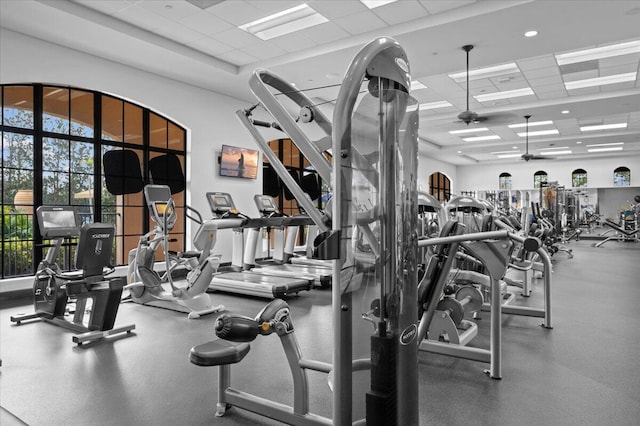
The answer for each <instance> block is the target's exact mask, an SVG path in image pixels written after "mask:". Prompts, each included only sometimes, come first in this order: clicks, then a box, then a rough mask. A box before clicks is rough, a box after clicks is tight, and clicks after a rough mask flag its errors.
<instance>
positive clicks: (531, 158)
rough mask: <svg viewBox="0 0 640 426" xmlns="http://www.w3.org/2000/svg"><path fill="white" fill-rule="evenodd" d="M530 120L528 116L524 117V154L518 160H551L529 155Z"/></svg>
mask: <svg viewBox="0 0 640 426" xmlns="http://www.w3.org/2000/svg"><path fill="white" fill-rule="evenodd" d="M530 118H531V116H530V115H525V116H524V119H525V120H526V126H525V145H524V146H525V148H524V154H522V155H521V156H520V158H522V159H523V160H524V161H529V160H553V159H554V158H553V157H547V156H546V155H534V154H529V119H530Z"/></svg>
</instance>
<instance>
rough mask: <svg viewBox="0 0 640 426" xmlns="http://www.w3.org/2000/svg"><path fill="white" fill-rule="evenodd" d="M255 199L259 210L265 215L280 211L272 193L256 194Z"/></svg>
mask: <svg viewBox="0 0 640 426" xmlns="http://www.w3.org/2000/svg"><path fill="white" fill-rule="evenodd" d="M253 201H254V202H255V203H256V207H257V208H258V211H259V212H260V214H262V215H263V216H270V215H272V214H274V213H275V214H277V213H278V207H277V206H276V202H275V200H274V199H273V197H271V196H270V195H262V194H256V195H255V196H254V197H253Z"/></svg>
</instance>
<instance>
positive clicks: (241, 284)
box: [207, 192, 313, 299]
mask: <svg viewBox="0 0 640 426" xmlns="http://www.w3.org/2000/svg"><path fill="white" fill-rule="evenodd" d="M207 201H208V202H209V206H210V207H211V212H212V213H213V215H214V217H213V219H211V220H212V221H213V222H220V226H219V227H218V229H232V230H233V232H234V234H233V255H232V264H231V267H230V268H226V269H227V270H230V272H227V271H224V269H223V271H222V272H219V273H217V274H215V275H214V276H213V278H212V280H211V283H210V284H209V291H224V292H229V293H238V294H244V295H248V296H256V297H264V298H268V299H274V298H282V297H286V296H290V295H292V294H298V293H299V292H300V291H303V290H311V289H312V288H313V279H312V278H309V277H306V278H302V277H296V278H291V277H283V276H272V275H265V274H260V273H258V272H252V271H244V270H243V267H242V253H241V250H242V247H243V246H244V236H243V230H244V229H245V228H249V229H252V228H251V227H253V226H255V224H253V225H252V224H251V221H252V219H249V218H247V217H246V216H245V215H243V214H241V213H239V212H238V210H237V209H236V206H235V204H234V203H233V199H232V198H231V195H230V194H228V193H226V192H207Z"/></svg>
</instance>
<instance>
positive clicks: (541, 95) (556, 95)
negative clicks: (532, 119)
mask: <svg viewBox="0 0 640 426" xmlns="http://www.w3.org/2000/svg"><path fill="white" fill-rule="evenodd" d="M536 95H537V96H538V99H557V98H560V97H564V96H565V93H562V92H558V91H553V92H538V91H536Z"/></svg>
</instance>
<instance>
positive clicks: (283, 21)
mask: <svg viewBox="0 0 640 426" xmlns="http://www.w3.org/2000/svg"><path fill="white" fill-rule="evenodd" d="M325 22H329V20H328V19H327V18H325V17H324V16H323V15H321V14H319V13H318V12H316V11H315V10H313V9H312V8H311V7H309V6H308V5H307V4H306V3H303V4H301V5H299V6H296V7H292V8H291V9H286V10H283V11H282V12H278V13H275V14H273V15H270V16H267V17H264V18H261V19H258V20H256V21H253V22H249V23H248V24H244V25H240V26H239V27H238V28H240V29H241V30H243V31H246V32H248V33H249V34H253V35H254V36H256V37H258V38H260V39H262V40H270V39H272V38H275V37H280V36H282V35H285V34H289V33H293V32H296V31H300V30H304V29H305V28H309V27H313V26H315V25H319V24H322V23H325Z"/></svg>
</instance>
